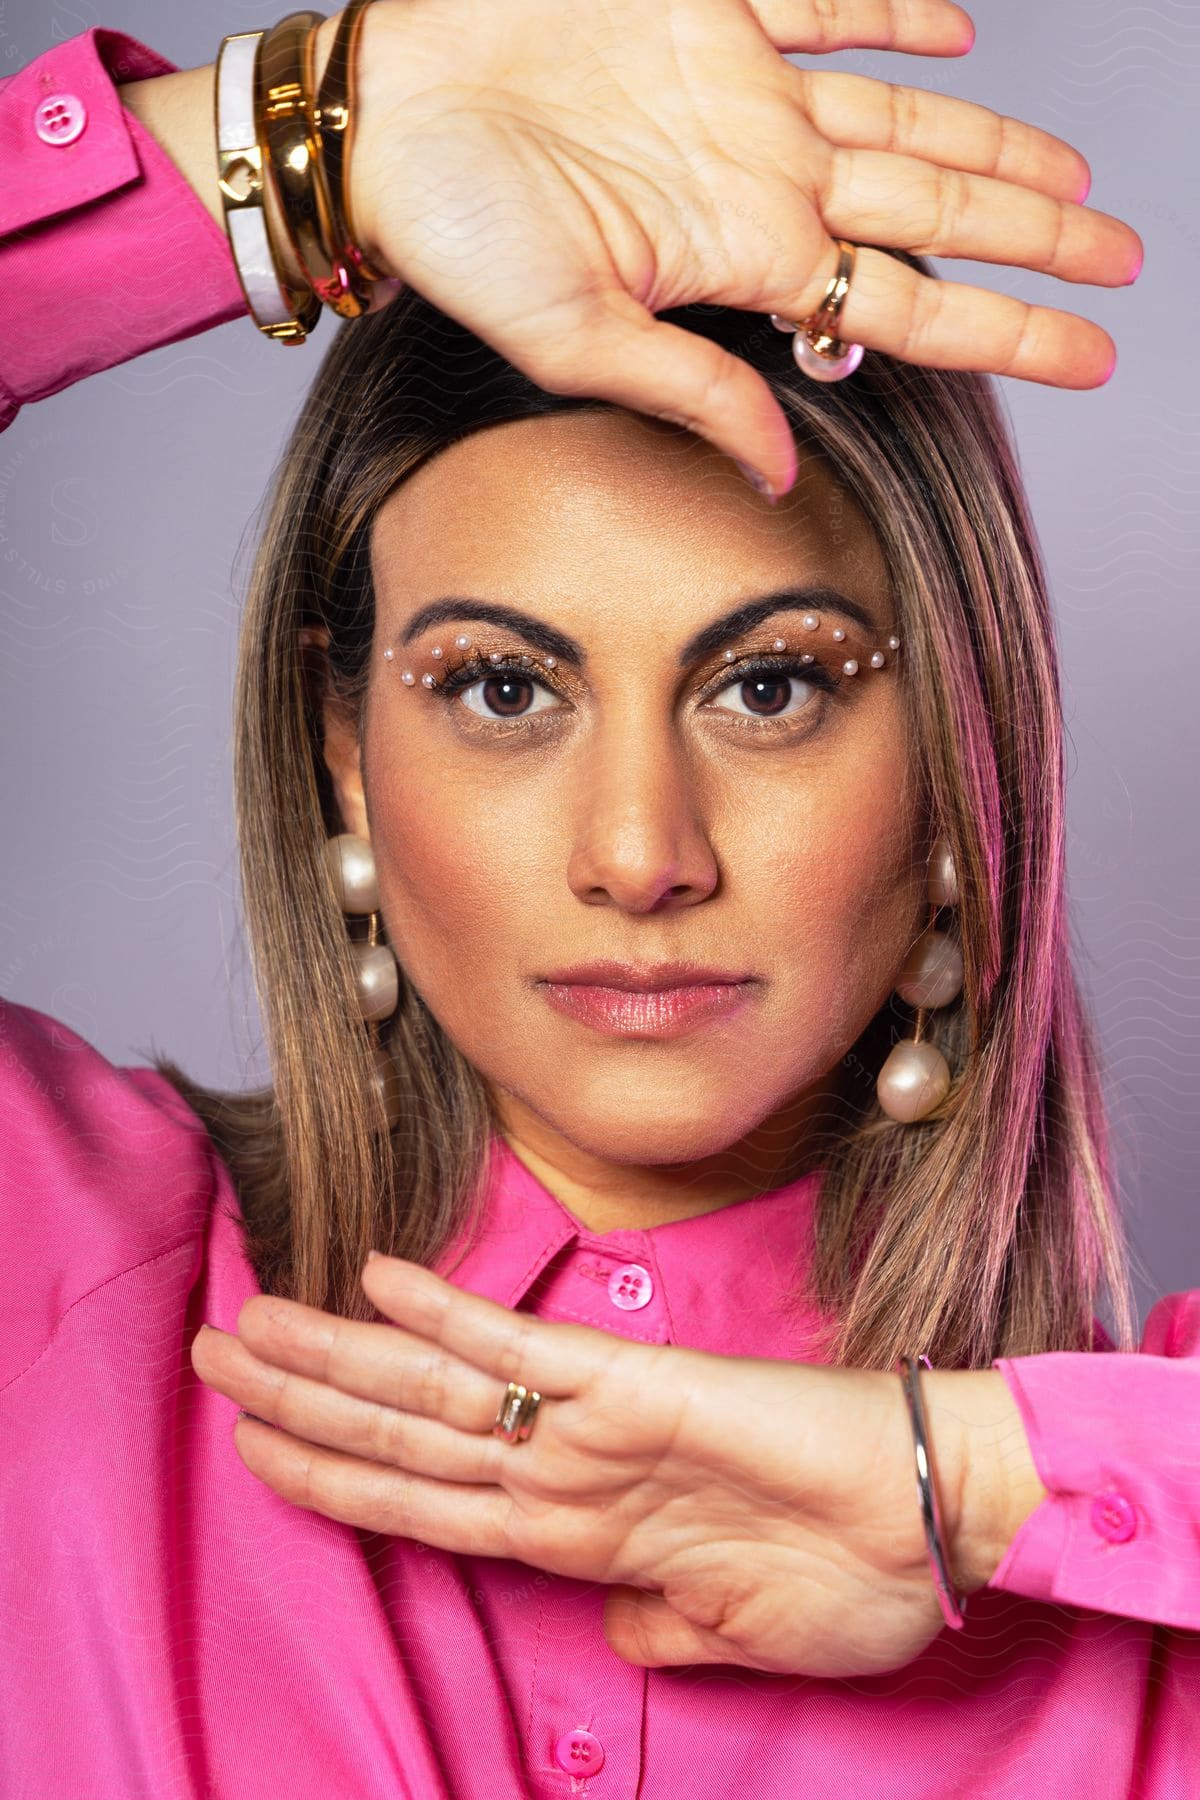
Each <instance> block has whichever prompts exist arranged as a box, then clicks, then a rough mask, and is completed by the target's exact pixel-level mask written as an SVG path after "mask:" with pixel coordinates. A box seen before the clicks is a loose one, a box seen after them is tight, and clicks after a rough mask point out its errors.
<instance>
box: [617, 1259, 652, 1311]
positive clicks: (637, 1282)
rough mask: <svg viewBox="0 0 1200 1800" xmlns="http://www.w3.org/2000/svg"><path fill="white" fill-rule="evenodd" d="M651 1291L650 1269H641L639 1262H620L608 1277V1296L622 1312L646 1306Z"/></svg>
mask: <svg viewBox="0 0 1200 1800" xmlns="http://www.w3.org/2000/svg"><path fill="white" fill-rule="evenodd" d="M653 1293H654V1283H653V1281H652V1280H651V1279H650V1271H649V1269H643V1267H642V1265H641V1263H622V1264H621V1267H620V1268H619V1269H614V1270H613V1272H612V1274H611V1275H610V1276H609V1278H608V1297H609V1299H610V1300H611V1301H612V1303H613V1305H614V1306H619V1307H620V1309H621V1311H622V1312H637V1310H638V1308H639V1307H642V1306H648V1305H649V1303H650V1298H651V1296H652V1294H653Z"/></svg>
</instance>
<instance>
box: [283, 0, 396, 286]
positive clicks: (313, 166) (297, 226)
mask: <svg viewBox="0 0 1200 1800" xmlns="http://www.w3.org/2000/svg"><path fill="white" fill-rule="evenodd" d="M324 22H325V19H324V14H322V13H319V12H314V11H310V10H308V9H304V10H302V11H299V12H291V13H288V14H286V15H285V16H284V17H283V18H281V19H279V20H278V21H277V22H276V23H275V24H274V25H273V26H272V27H271V28H270V30H269V31H268V32H267V33H266V35H265V37H264V39H263V46H262V52H261V57H260V63H259V80H258V84H257V87H256V97H257V104H258V112H257V114H256V124H257V128H258V134H259V139H260V141H261V143H262V144H263V146H264V149H265V152H266V157H265V162H266V170H267V175H268V179H269V180H270V181H271V185H272V187H273V189H274V191H275V193H276V195H277V196H278V200H279V208H280V212H281V214H282V216H283V219H284V222H285V225H286V229H287V233H288V237H289V238H290V240H291V244H292V249H293V250H294V252H295V255H296V260H297V261H298V262H299V264H300V266H301V268H302V269H303V270H304V274H305V278H306V279H307V281H308V282H309V285H310V286H311V288H312V290H313V292H314V294H315V295H316V296H317V299H318V300H319V301H321V302H323V303H324V305H326V306H329V307H331V308H332V309H333V311H334V312H336V313H338V314H339V315H340V316H341V317H342V318H346V319H356V318H358V317H359V316H360V314H362V313H364V312H365V311H366V310H367V306H368V303H369V298H370V296H369V294H368V292H367V290H366V287H365V284H363V283H361V282H359V281H357V280H354V281H350V282H348V281H347V280H346V270H345V267H344V265H343V264H342V263H341V262H340V260H339V259H338V258H337V257H336V256H335V255H334V254H333V251H332V248H331V243H332V239H331V231H330V220H329V215H328V211H327V207H326V197H325V183H324V181H323V180H322V179H321V169H320V144H319V140H318V139H317V138H316V137H315V134H314V130H313V119H312V104H311V98H310V89H309V86H308V83H309V81H310V80H311V71H312V49H313V42H314V38H315V34H316V30H317V27H318V26H319V25H322V24H324Z"/></svg>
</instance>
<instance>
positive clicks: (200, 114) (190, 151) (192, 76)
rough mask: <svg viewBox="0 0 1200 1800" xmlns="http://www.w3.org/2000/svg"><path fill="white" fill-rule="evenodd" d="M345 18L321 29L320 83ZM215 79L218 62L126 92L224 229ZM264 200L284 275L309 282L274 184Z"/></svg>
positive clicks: (133, 84) (127, 87) (126, 101)
mask: <svg viewBox="0 0 1200 1800" xmlns="http://www.w3.org/2000/svg"><path fill="white" fill-rule="evenodd" d="M339 18H340V14H339V13H334V14H332V15H331V17H329V18H328V19H326V20H325V22H324V24H322V25H320V26H318V28H317V38H316V45H315V58H314V61H315V69H314V79H315V81H316V82H317V84H318V85H319V83H320V80H321V76H322V74H323V73H324V69H325V64H326V62H327V61H328V59H329V52H330V49H331V48H332V43H333V38H334V36H335V34H336V32H337V25H338V19H339ZM215 82H216V63H215V62H211V63H205V64H204V65H203V67H201V68H196V69H180V70H178V71H177V72H176V73H175V74H171V75H155V76H152V77H151V78H150V79H149V80H146V81H127V82H124V83H123V84H122V86H121V90H120V93H121V104H122V106H124V107H125V108H126V109H127V110H128V111H129V112H131V113H132V114H133V116H134V117H135V118H136V119H137V120H138V121H139V122H140V123H141V124H142V125H144V126H145V128H146V130H147V131H148V132H149V133H150V135H151V137H153V138H154V139H155V140H156V141H157V142H158V144H159V145H160V146H161V148H162V149H163V150H164V151H165V153H166V154H167V155H168V156H169V157H170V159H171V161H172V162H173V163H174V165H175V167H176V168H177V169H178V170H179V173H180V174H181V175H182V176H183V178H184V180H185V181H187V182H188V184H189V185H190V186H191V187H192V189H193V190H194V191H195V193H196V195H197V198H198V199H199V200H201V201H202V203H203V204H204V205H205V206H206V207H207V208H208V210H209V212H210V213H211V214H212V216H213V218H214V219H215V221H216V223H217V224H218V225H219V226H220V227H221V229H222V230H224V229H225V216H224V211H223V208H222V205H221V194H220V189H219V187H218V185H217V144H216V125H215V115H214V92H213V90H214V86H215ZM264 203H265V205H266V209H267V223H268V229H269V231H270V233H271V240H272V242H273V243H274V244H275V246H276V248H277V252H278V255H279V259H280V263H281V266H282V270H283V274H284V277H285V279H286V280H288V281H289V282H291V283H292V285H293V286H297V287H299V286H303V285H304V277H303V274H302V273H301V270H300V267H299V264H298V263H297V261H296V259H295V255H294V253H293V251H292V248H291V244H290V242H289V240H288V235H287V231H286V229H285V228H284V224H283V220H282V218H281V216H280V213H279V210H278V207H277V205H276V202H275V196H274V192H273V190H272V188H271V187H270V185H269V184H268V186H267V189H266V194H265V196H264Z"/></svg>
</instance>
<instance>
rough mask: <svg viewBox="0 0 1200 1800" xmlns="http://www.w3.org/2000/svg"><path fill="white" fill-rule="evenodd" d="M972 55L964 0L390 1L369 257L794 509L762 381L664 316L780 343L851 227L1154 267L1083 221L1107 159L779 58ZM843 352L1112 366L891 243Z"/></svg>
mask: <svg viewBox="0 0 1200 1800" xmlns="http://www.w3.org/2000/svg"><path fill="white" fill-rule="evenodd" d="M325 29H326V28H325V27H323V28H322V32H323V33H324V31H325ZM971 41H972V28H971V23H970V19H969V17H968V16H967V14H966V13H964V12H963V11H962V10H961V9H960V8H959V7H957V6H954V5H951V4H949V0H925V4H923V5H918V6H916V7H913V6H908V5H905V6H900V5H887V4H880V3H879V0H841V4H838V5H835V6H828V5H827V6H822V7H821V8H819V9H818V8H817V7H816V6H815V5H814V4H809V3H806V0H771V3H770V4H764V5H761V6H759V7H758V8H757V10H756V9H755V8H754V7H753V6H751V5H748V4H745V3H744V0H662V3H661V4H659V5H656V6H653V7H649V8H648V7H645V6H642V5H624V6H618V5H607V6H604V7H597V6H596V5H595V4H594V0H509V3H508V4H506V5H505V6H503V7H487V8H482V9H481V8H479V7H478V6H476V5H474V3H473V0H374V4H373V5H371V6H370V7H369V8H368V9H367V12H366V14H365V16H364V21H363V28H362V36H361V40H360V50H359V59H358V60H359V69H360V90H361V92H360V102H359V114H358V125H357V127H356V136H355V144H354V152H353V156H352V159H351V160H352V168H351V177H350V179H351V194H352V202H353V205H354V210H355V219H356V225H357V228H358V230H359V233H360V236H361V237H362V239H363V241H364V247H365V248H366V249H367V251H368V253H369V256H370V259H371V260H372V261H373V262H375V263H376V264H378V265H379V266H381V267H383V268H385V269H387V270H388V271H389V272H390V273H392V274H394V275H395V276H397V277H400V278H402V279H405V280H407V281H409V282H411V283H412V285H414V286H415V287H417V288H419V289H420V291H421V292H422V293H423V294H425V295H426V296H428V297H429V298H430V299H432V300H433V301H434V302H435V303H436V304H437V305H439V306H440V307H442V308H443V309H444V310H445V311H447V312H448V313H450V314H451V315H453V316H454V317H456V318H458V319H459V320H460V321H462V322H463V323H464V324H465V325H467V326H468V327H469V328H470V329H472V330H474V331H475V332H477V333H478V334H479V335H480V336H482V337H483V338H485V339H486V340H488V341H489V342H491V343H492V344H493V345H494V346H495V347H496V348H497V349H498V350H499V351H500V352H501V353H502V354H503V355H504V356H506V357H507V358H508V359H509V360H510V361H511V362H513V363H514V364H516V365H517V366H518V367H520V368H521V369H523V370H524V371H525V372H526V373H527V374H528V375H530V376H531V377H532V378H533V379H534V380H536V381H537V382H538V383H539V385H541V386H543V387H546V388H548V389H550V390H552V391H555V392H585V393H589V394H595V395H598V396H602V397H604V398H607V399H610V400H612V401H615V402H617V403H619V404H623V405H626V406H629V407H632V408H636V409H638V410H641V411H645V412H649V413H653V414H656V415H659V416H661V417H664V418H670V419H673V420H676V421H678V422H681V423H684V424H686V425H688V426H689V427H690V428H692V429H693V430H695V431H697V432H698V433H700V434H701V435H703V436H705V437H707V438H709V439H711V440H712V442H713V443H715V444H716V445H717V446H718V447H719V448H721V449H722V450H724V451H726V452H727V453H728V454H729V455H731V456H736V457H738V458H740V459H742V460H745V461H748V462H749V463H751V464H752V465H753V466H755V467H756V468H758V469H759V470H761V471H762V472H763V474H764V475H765V476H766V477H767V479H768V481H769V482H770V484H771V486H772V487H773V488H774V489H775V490H776V491H783V490H785V489H786V488H787V487H788V486H790V484H791V481H792V480H793V479H794V475H795V467H796V465H795V451H794V448H793V444H792V435H791V431H790V428H789V426H788V423H787V420H786V419H785V417H784V415H783V413H782V412H781V411H780V409H779V407H778V405H777V404H776V402H775V400H774V399H773V397H772V396H771V394H770V392H769V389H768V387H767V385H766V383H765V382H764V381H763V380H762V378H761V376H760V375H758V374H757V373H756V372H755V371H754V370H752V369H751V368H750V367H749V366H748V365H747V364H746V363H744V362H743V361H742V360H741V359H739V358H736V357H733V356H731V355H730V354H729V353H728V352H726V351H724V350H723V349H721V348H720V346H718V345H716V344H713V343H711V342H709V341H708V340H706V339H703V338H701V337H699V336H698V335H697V334H695V333H690V332H687V331H684V330H681V329H680V328H678V327H675V326H671V325H668V324H665V323H662V322H660V321H657V320H656V319H655V318H654V316H653V315H654V314H655V313H658V312H661V311H664V310H666V309H668V308H671V307H676V306H680V305H683V304H686V303H689V302H697V301H706V302H710V303H712V302H717V303H721V304H725V305H729V306H734V307H739V308H745V309H750V310H755V311H760V312H762V313H763V315H764V326H766V315H767V314H768V313H771V312H775V313H779V314H782V315H783V316H784V317H786V318H789V319H800V318H803V317H805V316H806V315H808V314H809V313H811V312H812V311H813V310H814V309H815V308H816V306H817V305H818V304H819V303H820V301H821V299H822V297H823V295H824V293H825V289H826V284H827V282H828V280H829V277H830V276H831V275H832V273H833V271H834V268H835V267H836V262H837V253H836V249H835V246H834V242H833V240H834V238H835V237H843V238H849V239H851V240H853V241H854V242H855V243H859V244H865V245H868V246H890V247H895V248H903V249H906V250H911V251H917V252H921V253H926V254H931V255H934V256H940V257H968V258H973V259H977V260H982V261H988V262H996V263H1002V264H1008V265H1011V266H1019V267H1025V268H1029V269H1035V270H1039V271H1041V272H1044V273H1048V274H1052V275H1056V276H1058V277H1059V278H1060V279H1061V280H1063V281H1069V282H1091V283H1098V284H1100V285H1102V286H1116V285H1121V284H1124V283H1127V282H1129V281H1131V280H1133V279H1134V278H1135V276H1136V274H1137V272H1138V270H1139V268H1140V266H1141V260H1142V245H1141V240H1140V239H1139V238H1138V236H1137V234H1136V232H1134V231H1133V230H1132V229H1131V228H1130V227H1129V226H1128V225H1126V224H1124V223H1122V222H1121V221H1120V220H1118V219H1115V218H1113V217H1111V216H1110V215H1108V214H1106V213H1101V212H1097V211H1094V210H1091V209H1089V208H1085V207H1084V206H1083V205H1081V204H1080V202H1081V201H1082V200H1083V197H1084V195H1085V194H1086V192H1087V188H1088V180H1089V175H1088V168H1087V164H1086V163H1085V161H1084V159H1083V158H1082V157H1081V156H1080V155H1079V153H1078V152H1077V151H1075V150H1074V149H1072V148H1071V147H1070V146H1069V145H1068V144H1066V143H1064V142H1063V141H1062V140H1061V139H1059V138H1056V137H1054V136H1052V135H1051V134H1049V133H1048V132H1044V131H1042V130H1040V129H1038V128H1037V127H1036V126H1033V125H1027V124H1023V123H1021V122H1020V121H1018V120H1015V119H1011V118H1007V117H1005V116H1004V115H1002V114H998V113H995V112H992V111H990V110H989V109H988V108H987V107H983V106H977V105H974V104H972V103H970V102H968V101H965V100H959V99H954V98H951V97H948V96H945V95H940V94H933V93H926V92H923V91H922V90H920V89H918V88H914V87H903V86H897V85H893V84H891V83H888V82H883V81H877V80H873V79H871V78H868V77H866V76H859V75H852V74H846V73H841V72H834V71H819V70H812V69H800V68H797V67H796V66H794V65H793V64H791V63H789V62H788V61H787V60H786V58H785V56H784V55H783V54H782V52H784V51H803V52H808V53H820V52H824V51H829V50H833V49H841V48H844V47H846V46H848V45H871V46H873V47H875V48H883V49H895V50H899V51H906V52H908V53H918V54H925V55H933V56H953V55H959V54H962V53H963V52H964V51H966V50H967V49H969V48H970V43H971ZM768 329H769V327H768ZM840 333H841V335H842V337H843V338H845V339H848V340H850V341H854V342H859V343H863V344H865V345H866V346H867V347H868V348H872V349H878V350H882V351H886V352H888V353H889V354H891V355H893V356H896V357H900V358H903V359H905V360H907V361H909V362H913V363H921V364H928V365H932V366H937V367H944V368H960V369H976V370H986V371H991V372H995V373H1001V374H1007V375H1014V376H1017V377H1020V378H1022V379H1024V380H1030V381H1039V382H1047V383H1051V384H1054V385H1058V386H1062V387H1072V388H1089V387H1095V386H1097V385H1099V384H1101V383H1102V382H1104V381H1105V380H1107V378H1108V376H1109V374H1110V373H1111V372H1112V368H1113V365H1114V361H1115V348H1114V345H1113V342H1112V339H1111V338H1110V337H1109V336H1108V334H1107V333H1106V332H1105V331H1104V330H1102V329H1101V328H1100V327H1099V326H1098V325H1096V324H1094V323H1092V322H1090V321H1088V320H1086V319H1083V318H1081V317H1079V316H1078V315H1076V314H1075V313H1072V312H1068V311H1061V310H1058V309H1056V308H1053V307H1047V306H1038V305H1031V304H1028V303H1026V302H1024V301H1021V300H1018V299H1016V298H1014V297H1013V296H1012V295H1009V294H1003V293H995V292H991V291H989V290H988V289H986V288H980V287H975V286H972V285H970V284H967V283H958V282H955V281H953V280H938V279H932V278H929V277H926V276H922V275H920V274H918V273H917V272H916V271H914V270H912V269H910V268H908V267H907V266H905V265H904V264H903V263H901V262H899V261H897V260H896V259H895V258H894V257H891V256H889V255H887V254H886V253H885V250H884V249H883V248H878V247H876V248H866V249H862V250H860V251H859V253H858V259H857V268H856V272H855V275H854V279H853V282H852V285H851V290H850V294H849V297H848V299H847V300H846V303H845V306H844V308H843V311H842V314H841V321H840Z"/></svg>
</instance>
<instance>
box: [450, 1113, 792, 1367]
mask: <svg viewBox="0 0 1200 1800" xmlns="http://www.w3.org/2000/svg"><path fill="white" fill-rule="evenodd" d="M819 1187H820V1171H819V1170H816V1171H812V1172H810V1173H809V1174H807V1175H802V1176H800V1177H798V1179H796V1180H795V1181H791V1182H788V1183H787V1184H786V1185H785V1186H783V1187H778V1188H773V1189H771V1190H770V1191H769V1192H766V1193H762V1194H755V1195H752V1196H751V1197H750V1198H748V1199H745V1200H738V1201H734V1202H733V1203H731V1204H730V1205H728V1206H724V1207H720V1208H719V1209H718V1210H717V1211H715V1212H708V1213H702V1214H699V1215H698V1216H696V1217H694V1218H690V1219H677V1220H673V1221H672V1222H670V1223H669V1224H661V1225H651V1226H647V1227H645V1228H644V1229H641V1230H637V1229H631V1228H625V1229H621V1230H615V1231H606V1232H591V1231H589V1230H588V1229H587V1228H586V1226H584V1225H583V1224H581V1223H580V1221H579V1220H577V1219H576V1218H575V1216H574V1215H573V1214H572V1213H570V1212H568V1210H567V1208H566V1207H565V1206H564V1205H563V1204H562V1202H561V1201H560V1200H558V1199H557V1198H556V1197H555V1195H554V1194H552V1193H551V1192H550V1190H549V1189H548V1188H547V1187H546V1186H545V1185H544V1183H543V1182H541V1181H539V1179H538V1178H537V1176H536V1175H534V1174H533V1173H532V1172H531V1170H529V1169H528V1168H527V1167H526V1166H525V1164H524V1163H523V1162H522V1161H521V1159H520V1157H519V1156H518V1155H517V1154H516V1152H515V1151H514V1150H513V1149H512V1147H511V1145H509V1144H508V1142H507V1141H506V1140H505V1139H504V1138H502V1137H501V1136H500V1135H499V1134H498V1133H494V1134H493V1135H492V1138H491V1140H490V1144H489V1152H488V1163H487V1166H486V1169H485V1175H484V1181H483V1188H484V1194H483V1202H482V1207H481V1215H480V1219H481V1222H480V1229H479V1233H478V1236H477V1237H476V1238H475V1241H474V1242H472V1241H471V1233H470V1229H469V1228H468V1229H467V1231H465V1232H464V1233H463V1234H461V1235H460V1236H459V1237H458V1238H456V1239H455V1241H454V1243H452V1244H451V1245H450V1246H448V1248H447V1249H446V1250H445V1251H444V1252H443V1254H442V1256H441V1257H439V1259H438V1260H437V1262H436V1264H435V1267H436V1268H437V1270H438V1272H439V1273H440V1274H443V1275H445V1276H446V1278H447V1279H448V1280H451V1281H453V1282H454V1283H455V1285H456V1286H459V1287H462V1288H466V1289H468V1290H470V1291H471V1292H472V1293H478V1294H483V1295H485V1296H486V1297H487V1298H489V1299H492V1300H498V1301H499V1302H500V1303H501V1304H502V1305H504V1306H508V1307H513V1308H518V1309H520V1310H522V1311H528V1312H534V1313H537V1314H538V1316H540V1317H547V1318H565V1319H572V1320H576V1321H578V1322H581V1323H585V1324H594V1325H599V1326H601V1327H602V1328H603V1329H605V1330H608V1331H613V1332H617V1333H618V1334H620V1335H622V1336H627V1337H637V1338H642V1339H644V1340H646V1341H649V1342H658V1343H679V1344H689V1345H692V1346H693V1347H695V1348H698V1349H711V1350H717V1351H721V1352H724V1353H727V1354H738V1355H750V1356H789V1357H794V1356H797V1355H800V1354H807V1355H808V1356H810V1357H812V1358H813V1360H818V1359H819V1351H818V1350H816V1349H815V1347H814V1338H815V1334H816V1333H817V1332H818V1331H819V1330H820V1329H821V1327H822V1325H823V1324H827V1323H828V1321H827V1319H826V1318H825V1315H823V1314H821V1313H819V1312H818V1310H817V1309H816V1308H815V1307H814V1306H813V1305H812V1303H811V1301H810V1300H808V1299H807V1298H806V1297H805V1296H804V1294H803V1285H804V1279H805V1276H806V1274H807V1271H808V1269H809V1267H810V1264H811V1250H812V1232H813V1223H814V1208H815V1202H816V1197H817V1193H818V1190H819ZM626 1267H629V1268H634V1269H637V1268H640V1269H642V1270H644V1271H645V1272H646V1277H647V1278H648V1279H645V1280H644V1286H645V1287H646V1288H648V1289H649V1290H650V1291H651V1295H652V1297H651V1299H650V1300H649V1301H647V1302H646V1303H645V1304H644V1305H642V1306H638V1307H635V1308H633V1309H631V1310H625V1309H624V1308H623V1307H622V1305H621V1304H620V1302H621V1299H622V1298H623V1297H624V1298H628V1295H625V1296H622V1295H621V1294H620V1292H619V1291H618V1292H617V1294H616V1298H615V1299H614V1297H613V1294H614V1286H613V1284H614V1283H615V1284H616V1285H617V1288H618V1289H619V1286H620V1278H619V1271H620V1270H621V1269H623V1268H626ZM634 1279H635V1284H636V1281H637V1279H638V1278H637V1277H635V1278H634Z"/></svg>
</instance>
